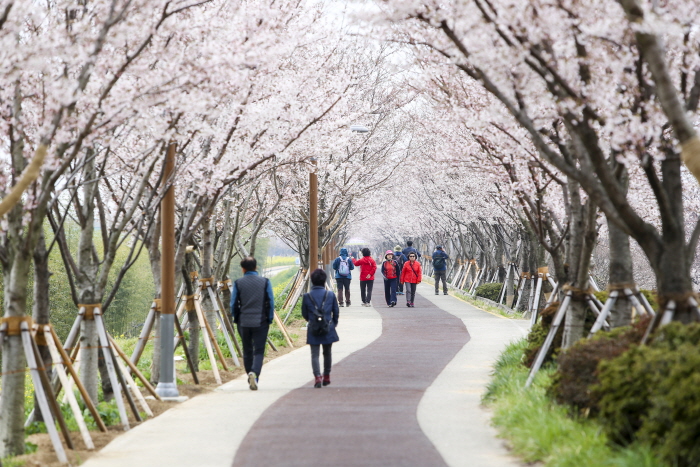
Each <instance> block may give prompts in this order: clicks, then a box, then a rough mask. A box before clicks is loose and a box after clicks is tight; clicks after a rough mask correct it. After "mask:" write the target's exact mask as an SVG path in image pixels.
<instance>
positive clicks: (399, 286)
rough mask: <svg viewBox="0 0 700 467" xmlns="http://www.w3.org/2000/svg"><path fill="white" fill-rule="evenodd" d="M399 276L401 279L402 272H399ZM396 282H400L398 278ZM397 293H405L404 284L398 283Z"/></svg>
mask: <svg viewBox="0 0 700 467" xmlns="http://www.w3.org/2000/svg"><path fill="white" fill-rule="evenodd" d="M398 274H399V277H401V270H399V272H398ZM396 280H397V281H398V280H399V279H398V277H397V278H396ZM396 291H397V292H401V293H403V284H402V283H401V282H397V283H396Z"/></svg>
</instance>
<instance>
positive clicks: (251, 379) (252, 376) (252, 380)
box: [248, 371, 258, 391]
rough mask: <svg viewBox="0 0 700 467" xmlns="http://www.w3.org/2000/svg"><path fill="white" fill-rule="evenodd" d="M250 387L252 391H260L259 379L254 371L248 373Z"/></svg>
mask: <svg viewBox="0 0 700 467" xmlns="http://www.w3.org/2000/svg"><path fill="white" fill-rule="evenodd" d="M248 385H249V386H250V390H251V391H257V390H258V382H257V378H256V377H255V372H254V371H251V372H250V373H248Z"/></svg>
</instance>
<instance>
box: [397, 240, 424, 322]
mask: <svg viewBox="0 0 700 467" xmlns="http://www.w3.org/2000/svg"><path fill="white" fill-rule="evenodd" d="M417 255H418V253H417V252H415V253H409V254H408V261H406V263H405V264H404V265H403V269H402V270H401V279H400V282H403V283H404V284H406V306H407V307H409V308H413V307H414V305H413V300H415V298H416V287H418V284H420V283H421V281H422V280H423V270H422V269H421V265H420V263H419V262H418V261H417Z"/></svg>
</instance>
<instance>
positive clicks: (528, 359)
mask: <svg viewBox="0 0 700 467" xmlns="http://www.w3.org/2000/svg"><path fill="white" fill-rule="evenodd" d="M558 309H559V302H554V303H552V304H551V305H550V306H548V307H547V308H545V309H544V310H542V313H541V314H540V320H539V321H538V322H537V323H535V325H534V326H532V328H531V329H530V333H529V334H528V335H527V347H526V348H525V356H524V357H523V364H524V365H525V366H526V367H528V368H530V367H532V364H533V363H534V362H535V358H536V357H537V352H539V350H540V347H542V344H544V341H545V339H546V338H547V334H548V333H549V329H550V328H551V327H552V321H553V320H554V315H555V314H556V312H557V310H558ZM563 337H564V326H559V329H558V330H557V334H556V336H554V340H553V341H552V345H551V346H550V347H549V350H548V351H547V355H546V356H545V359H544V361H543V363H547V362H551V361H552V359H553V357H554V354H555V352H558V351H559V349H560V348H561V343H562V339H563Z"/></svg>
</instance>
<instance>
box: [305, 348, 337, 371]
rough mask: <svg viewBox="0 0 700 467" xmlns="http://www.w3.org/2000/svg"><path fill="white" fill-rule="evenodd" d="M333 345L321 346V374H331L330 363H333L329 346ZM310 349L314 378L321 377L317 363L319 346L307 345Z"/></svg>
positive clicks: (319, 366)
mask: <svg viewBox="0 0 700 467" xmlns="http://www.w3.org/2000/svg"><path fill="white" fill-rule="evenodd" d="M332 345H333V344H323V374H324V375H330V374H331V363H333V358H332V356H331V346H332ZM309 347H311V369H312V370H313V372H314V376H321V365H320V364H319V361H318V354H319V351H320V350H321V349H320V347H321V346H320V345H313V344H309Z"/></svg>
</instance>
